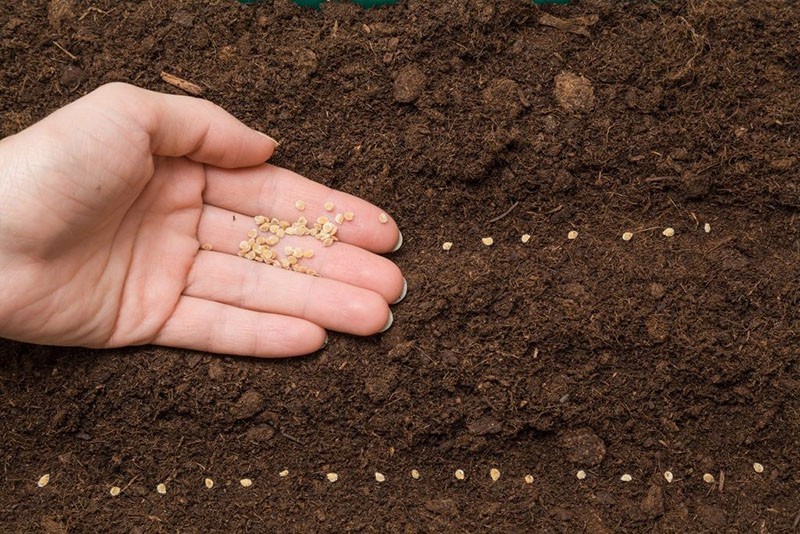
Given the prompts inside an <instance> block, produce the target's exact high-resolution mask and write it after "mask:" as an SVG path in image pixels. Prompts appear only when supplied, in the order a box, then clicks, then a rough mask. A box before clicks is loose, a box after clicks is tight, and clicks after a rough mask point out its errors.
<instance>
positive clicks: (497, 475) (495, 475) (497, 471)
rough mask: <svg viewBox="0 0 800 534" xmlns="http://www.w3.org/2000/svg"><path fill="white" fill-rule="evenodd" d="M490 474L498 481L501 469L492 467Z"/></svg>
mask: <svg viewBox="0 0 800 534" xmlns="http://www.w3.org/2000/svg"><path fill="white" fill-rule="evenodd" d="M489 476H490V477H492V480H494V481H495V482H497V481H498V480H500V470H499V469H495V468H492V469H490V470H489Z"/></svg>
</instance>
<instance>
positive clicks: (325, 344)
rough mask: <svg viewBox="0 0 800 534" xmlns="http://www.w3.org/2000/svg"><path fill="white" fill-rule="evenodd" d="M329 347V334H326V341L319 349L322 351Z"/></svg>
mask: <svg viewBox="0 0 800 534" xmlns="http://www.w3.org/2000/svg"><path fill="white" fill-rule="evenodd" d="M327 346H328V334H325V341H323V342H322V346H321V347H320V348H319V349H320V350H322V349H324V348H325V347H327Z"/></svg>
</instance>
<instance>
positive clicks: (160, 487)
mask: <svg viewBox="0 0 800 534" xmlns="http://www.w3.org/2000/svg"><path fill="white" fill-rule="evenodd" d="M156 491H157V492H159V493H160V494H161V495H166V494H167V485H166V484H164V483H163V482H162V483H161V484H159V485H158V486H156Z"/></svg>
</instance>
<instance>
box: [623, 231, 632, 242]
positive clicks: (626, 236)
mask: <svg viewBox="0 0 800 534" xmlns="http://www.w3.org/2000/svg"><path fill="white" fill-rule="evenodd" d="M631 239H633V234H632V233H630V232H625V233H624V234H622V240H623V241H630V240H631Z"/></svg>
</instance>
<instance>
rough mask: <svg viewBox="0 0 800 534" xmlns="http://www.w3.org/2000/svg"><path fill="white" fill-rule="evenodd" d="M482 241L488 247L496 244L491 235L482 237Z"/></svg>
mask: <svg viewBox="0 0 800 534" xmlns="http://www.w3.org/2000/svg"><path fill="white" fill-rule="evenodd" d="M481 242H482V243H483V244H484V245H486V246H487V247H491V246H492V245H493V244H494V239H493V238H491V237H484V238H483V239H481Z"/></svg>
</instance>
